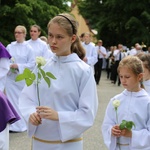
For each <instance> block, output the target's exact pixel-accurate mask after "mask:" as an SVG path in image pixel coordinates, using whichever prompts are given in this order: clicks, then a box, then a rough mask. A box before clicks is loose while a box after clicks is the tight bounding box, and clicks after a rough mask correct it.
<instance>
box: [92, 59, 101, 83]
mask: <svg viewBox="0 0 150 150" xmlns="http://www.w3.org/2000/svg"><path fill="white" fill-rule="evenodd" d="M102 66H103V59H102V58H98V62H97V63H96V64H95V65H94V72H95V74H94V77H95V81H96V83H97V84H99V81H100V78H101V72H102Z"/></svg>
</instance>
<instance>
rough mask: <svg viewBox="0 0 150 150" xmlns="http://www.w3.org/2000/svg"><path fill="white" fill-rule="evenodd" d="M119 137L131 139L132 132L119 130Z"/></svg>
mask: <svg viewBox="0 0 150 150" xmlns="http://www.w3.org/2000/svg"><path fill="white" fill-rule="evenodd" d="M121 136H124V137H132V131H131V130H128V129H123V130H121Z"/></svg>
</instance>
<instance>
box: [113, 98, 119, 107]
mask: <svg viewBox="0 0 150 150" xmlns="http://www.w3.org/2000/svg"><path fill="white" fill-rule="evenodd" d="M113 106H114V107H115V109H117V108H118V107H119V106H120V101H119V100H117V99H116V100H114V101H113Z"/></svg>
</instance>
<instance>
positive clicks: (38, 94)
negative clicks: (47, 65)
mask: <svg viewBox="0 0 150 150" xmlns="http://www.w3.org/2000/svg"><path fill="white" fill-rule="evenodd" d="M38 73H39V69H38V72H37V74H38ZM37 96H38V102H39V106H40V93H39V79H38V77H37Z"/></svg>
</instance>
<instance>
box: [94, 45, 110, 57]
mask: <svg viewBox="0 0 150 150" xmlns="http://www.w3.org/2000/svg"><path fill="white" fill-rule="evenodd" d="M96 50H97V55H98V58H100V59H101V58H105V56H104V55H106V54H107V51H106V48H105V47H104V46H96ZM99 51H101V52H102V53H103V54H104V55H102V54H101V53H100V52H99Z"/></svg>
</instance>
